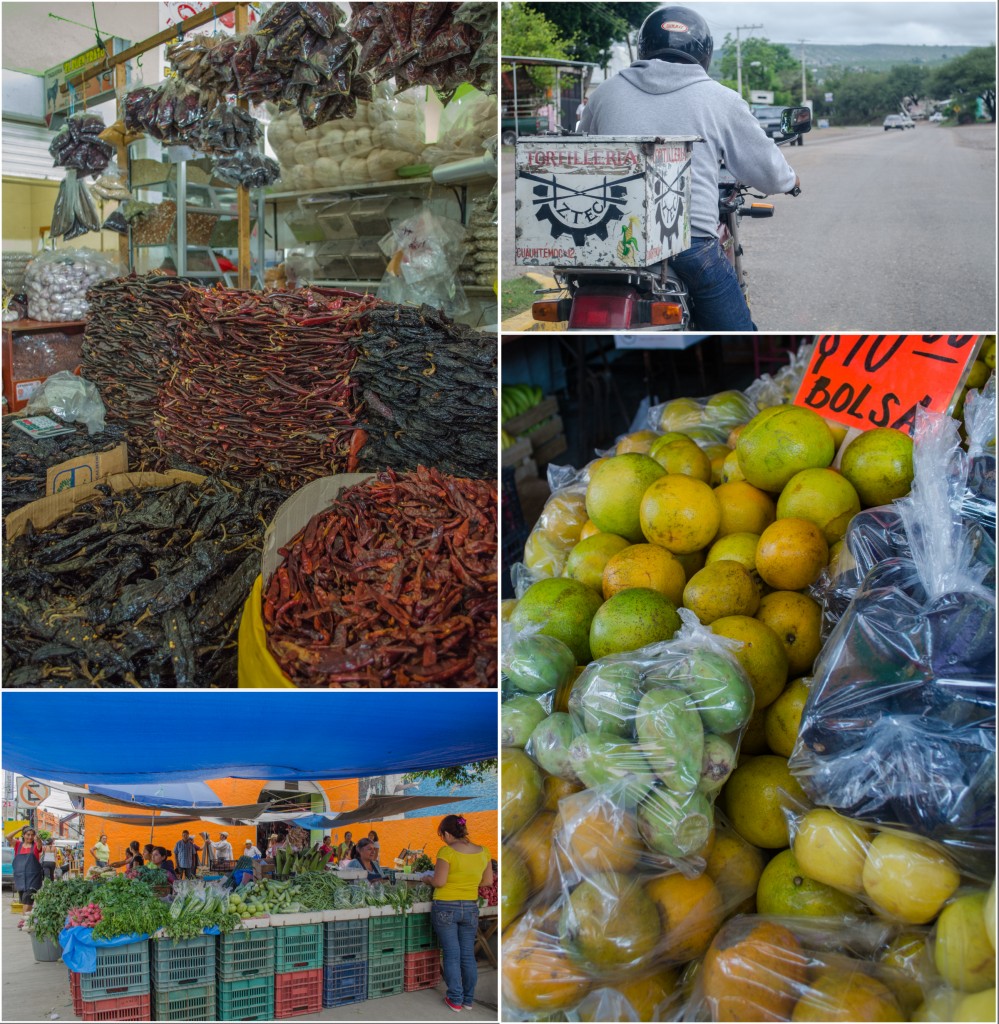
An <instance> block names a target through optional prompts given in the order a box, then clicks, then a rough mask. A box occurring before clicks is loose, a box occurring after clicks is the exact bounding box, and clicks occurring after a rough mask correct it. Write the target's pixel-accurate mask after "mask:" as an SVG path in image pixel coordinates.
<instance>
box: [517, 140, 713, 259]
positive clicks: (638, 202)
mask: <svg viewBox="0 0 999 1024" xmlns="http://www.w3.org/2000/svg"><path fill="white" fill-rule="evenodd" d="M696 141H699V137H698V136H693V135H682V136H662V135H590V136H582V137H581V136H552V137H550V138H549V137H547V136H544V137H534V138H522V139H519V140H518V142H517V154H516V183H515V189H516V192H515V195H516V202H515V204H514V211H515V212H514V235H515V245H514V262H515V263H516V265H517V266H521V267H529V266H555V267H615V268H638V267H648V266H651V265H652V264H654V263H660V262H662V261H663V260H665V259H667V258H668V257H670V256H672V255H674V254H675V253H678V252H682V251H683V250H684V249H687V248H689V247H690V156H691V151H692V148H693V144H694V143H695V142H696Z"/></svg>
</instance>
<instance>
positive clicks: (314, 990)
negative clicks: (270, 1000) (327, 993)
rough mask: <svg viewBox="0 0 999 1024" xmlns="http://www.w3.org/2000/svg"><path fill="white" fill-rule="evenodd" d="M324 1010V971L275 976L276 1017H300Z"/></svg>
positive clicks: (295, 972)
mask: <svg viewBox="0 0 999 1024" xmlns="http://www.w3.org/2000/svg"><path fill="white" fill-rule="evenodd" d="M322 1008H323V969H322V968H321V967H319V968H317V969H316V970H313V971H293V972H292V973H291V974H275V975H274V1016H275V1017H277V1018H279V1019H280V1018H282V1017H298V1016H300V1015H301V1014H303V1013H319V1011H320V1010H322Z"/></svg>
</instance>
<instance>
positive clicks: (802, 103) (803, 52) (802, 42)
mask: <svg viewBox="0 0 999 1024" xmlns="http://www.w3.org/2000/svg"><path fill="white" fill-rule="evenodd" d="M806 42H807V40H805V39H802V40H801V105H802V106H803V107H804V106H807V104H806V102H805V101H806V100H807V99H808V97H807V96H806V95H805V43H806Z"/></svg>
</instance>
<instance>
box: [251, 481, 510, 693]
mask: <svg viewBox="0 0 999 1024" xmlns="http://www.w3.org/2000/svg"><path fill="white" fill-rule="evenodd" d="M496 503H497V495H496V484H495V481H484V480H469V479H463V478H458V477H452V476H447V475H446V474H444V473H441V472H439V471H438V470H436V469H425V468H423V467H420V468H419V469H417V470H416V472H414V473H395V472H392V471H386V472H383V473H381V474H379V475H378V476H377V477H375V478H373V479H371V480H366V481H364V482H363V483H360V484H356V485H355V486H353V487H349V488H347V489H346V490H344V491H342V492H341V494H340V495H339V496H338V498H337V499H336V501H335V502H334V503H333V504H332V505H331V506H330V507H329V508H328V509H326V510H324V511H323V512H319V513H317V514H316V515H315V516H313V517H312V519H311V520H310V521H309V523H308V525H307V526H306V527H305V528H304V529H303V530H302V531H300V532H299V534H298V535H297V536H296V537H295V538H294V539H293V540H292V541H290V542H289V543H288V544H287V545H286V546H285V547H284V548H282V549H281V552H280V553H281V555H282V556H283V557H284V563H283V564H282V565H280V566H279V567H278V568H277V569H276V570H275V572H274V574H273V575H272V576H271V578H270V580H269V581H268V584H267V587H266V590H265V592H264V602H263V618H264V624H265V628H266V630H267V644H268V648H269V649H270V652H271V654H272V655H273V656H274V657H275V658H276V660H277V661H278V663H279V664H280V665H281V668H282V669H283V670H284V672H285V673H286V674H287V675H288V676H289V678H291V680H292V681H293V682H295V683H296V684H297V685H299V686H303V687H317V686H327V687H428V686H446V687H490V686H495V685H496Z"/></svg>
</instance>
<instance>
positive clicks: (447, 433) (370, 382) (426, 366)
mask: <svg viewBox="0 0 999 1024" xmlns="http://www.w3.org/2000/svg"><path fill="white" fill-rule="evenodd" d="M364 323H365V326H366V327H367V330H366V332H365V334H364V335H363V336H362V337H361V338H360V339H359V342H358V345H359V348H360V358H359V359H358V360H357V365H356V366H355V367H354V369H353V372H352V376H353V379H354V380H356V381H357V383H358V386H359V388H360V392H361V395H362V397H363V398H364V402H365V410H366V411H365V429H366V430H367V433H368V440H367V444H366V445H365V446H364V448H363V449H362V450H361V468H362V469H371V470H376V469H380V468H381V467H383V466H392V467H394V468H396V469H415V468H416V467H417V466H419V465H424V464H429V465H432V466H436V467H437V468H438V469H441V470H443V471H444V472H446V473H455V474H457V475H459V476H471V477H478V478H482V479H491V478H494V477H495V475H496V341H495V338H494V337H493V336H490V335H488V334H483V333H481V332H479V331H475V330H472V329H471V328H470V327H466V326H464V325H463V324H457V323H454V322H453V321H451V320H449V319H448V318H447V317H446V316H445V315H444V314H443V313H442V312H441V311H440V310H435V309H431V308H430V307H429V306H419V307H416V306H395V305H388V304H384V305H379V306H376V307H375V308H374V309H371V310H368V311H366V312H365V313H364Z"/></svg>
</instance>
